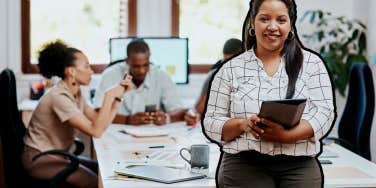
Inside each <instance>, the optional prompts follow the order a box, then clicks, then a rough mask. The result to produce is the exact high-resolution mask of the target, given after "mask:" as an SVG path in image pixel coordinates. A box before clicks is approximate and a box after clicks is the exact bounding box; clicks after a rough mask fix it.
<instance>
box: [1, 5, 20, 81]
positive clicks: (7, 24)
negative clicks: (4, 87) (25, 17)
mask: <svg viewBox="0 0 376 188" xmlns="http://www.w3.org/2000/svg"><path fill="white" fill-rule="evenodd" d="M20 18H21V1H20V0H18V1H17V0H0V70H2V69H3V68H5V67H9V68H11V69H12V70H13V71H15V73H16V74H19V73H20V72H21V19H20Z"/></svg>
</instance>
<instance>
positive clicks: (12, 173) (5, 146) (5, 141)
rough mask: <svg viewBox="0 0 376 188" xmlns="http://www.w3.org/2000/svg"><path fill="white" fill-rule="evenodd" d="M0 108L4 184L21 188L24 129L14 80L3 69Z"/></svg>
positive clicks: (10, 72) (11, 73)
mask: <svg viewBox="0 0 376 188" xmlns="http://www.w3.org/2000/svg"><path fill="white" fill-rule="evenodd" d="M0 106H1V108H0V109H1V111H0V122H1V124H0V139H1V143H2V155H3V156H2V158H3V171H4V176H5V184H6V186H7V187H22V184H23V180H24V179H25V173H24V169H23V167H22V162H21V155H22V151H23V147H24V142H23V136H24V134H25V131H26V129H25V126H24V124H23V122H22V119H21V116H20V113H19V110H18V106H17V93H16V79H15V76H14V73H13V72H12V71H11V70H10V69H5V70H4V71H2V72H1V74H0Z"/></svg>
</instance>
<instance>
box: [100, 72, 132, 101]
mask: <svg viewBox="0 0 376 188" xmlns="http://www.w3.org/2000/svg"><path fill="white" fill-rule="evenodd" d="M131 89H132V76H127V77H126V78H125V79H124V80H122V81H121V82H120V83H119V85H116V86H115V87H113V88H111V89H109V90H107V92H106V95H110V96H111V97H113V98H117V99H122V98H123V95H124V93H125V92H128V91H129V90H131Z"/></svg>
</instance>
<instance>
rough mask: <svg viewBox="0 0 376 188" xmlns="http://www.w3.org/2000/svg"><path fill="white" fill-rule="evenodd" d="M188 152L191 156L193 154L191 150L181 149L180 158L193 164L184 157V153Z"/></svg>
mask: <svg viewBox="0 0 376 188" xmlns="http://www.w3.org/2000/svg"><path fill="white" fill-rule="evenodd" d="M184 150H185V151H188V153H189V154H191V150H190V149H187V148H181V149H180V151H179V154H180V157H181V158H183V160H184V161H187V163H189V164H191V161H190V160H188V159H187V158H185V157H184V156H183V151H184Z"/></svg>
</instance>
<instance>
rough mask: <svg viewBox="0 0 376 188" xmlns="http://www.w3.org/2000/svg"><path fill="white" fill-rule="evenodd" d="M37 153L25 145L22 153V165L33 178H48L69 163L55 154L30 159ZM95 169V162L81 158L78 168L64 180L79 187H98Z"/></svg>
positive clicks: (96, 167)
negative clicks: (33, 159)
mask: <svg viewBox="0 0 376 188" xmlns="http://www.w3.org/2000/svg"><path fill="white" fill-rule="evenodd" d="M38 153H40V152H39V151H38V150H36V149H34V148H31V147H28V146H25V148H24V153H23V155H22V162H23V166H24V168H25V170H26V172H27V173H28V174H29V175H30V176H31V177H33V178H36V179H41V180H49V179H51V178H53V177H54V176H55V175H56V174H57V173H59V172H60V171H61V170H63V169H64V168H65V167H66V166H67V165H68V164H69V161H68V159H65V158H63V157H61V156H57V155H45V156H42V157H40V158H38V159H37V160H35V161H32V157H33V156H35V155H37V154H38ZM86 165H87V166H86ZM97 169H98V166H97V165H96V163H95V162H92V161H90V160H87V159H86V160H85V159H83V158H81V159H80V165H79V167H78V169H77V170H76V171H74V172H73V173H72V174H71V175H70V176H68V178H67V179H66V181H67V183H68V184H70V185H74V186H76V187H79V188H81V187H85V188H96V187H98V175H97V174H96V172H97V171H98V170H97Z"/></svg>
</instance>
